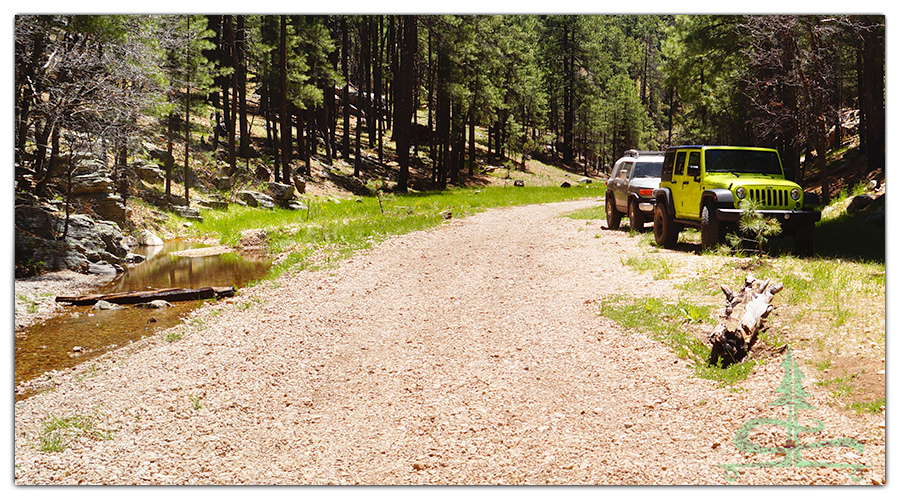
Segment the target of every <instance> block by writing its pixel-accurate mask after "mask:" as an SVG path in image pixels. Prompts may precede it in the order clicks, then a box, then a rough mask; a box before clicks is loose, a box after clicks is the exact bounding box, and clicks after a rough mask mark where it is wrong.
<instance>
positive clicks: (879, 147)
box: [860, 16, 885, 172]
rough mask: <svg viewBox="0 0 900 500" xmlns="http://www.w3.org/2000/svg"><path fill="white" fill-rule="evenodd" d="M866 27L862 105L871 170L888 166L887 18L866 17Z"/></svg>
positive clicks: (863, 50)
mask: <svg viewBox="0 0 900 500" xmlns="http://www.w3.org/2000/svg"><path fill="white" fill-rule="evenodd" d="M863 20H864V21H866V22H867V24H868V26H866V28H867V29H865V30H864V31H863V43H862V60H863V64H862V70H863V81H862V83H863V88H861V89H860V91H861V94H862V96H861V97H862V99H861V101H862V104H863V106H861V107H864V108H865V110H866V111H865V130H864V131H863V130H861V131H860V132H864V133H865V135H866V141H865V144H866V151H865V152H866V156H867V158H868V162H869V165H868V167H869V171H870V172H871V171H873V170H876V169H879V168H881V169H884V168H885V136H884V128H885V114H884V113H885V109H884V98H885V96H884V50H885V46H884V39H885V38H884V17H881V16H863Z"/></svg>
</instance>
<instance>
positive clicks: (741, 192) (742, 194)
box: [734, 186, 747, 200]
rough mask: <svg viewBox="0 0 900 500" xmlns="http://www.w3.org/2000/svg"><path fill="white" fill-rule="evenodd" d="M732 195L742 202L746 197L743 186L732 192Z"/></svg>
mask: <svg viewBox="0 0 900 500" xmlns="http://www.w3.org/2000/svg"><path fill="white" fill-rule="evenodd" d="M734 194H735V196H737V197H738V199H739V200H743V199H744V198H746V197H747V190H746V189H744V186H741V187H739V188H737V189H735V190H734Z"/></svg>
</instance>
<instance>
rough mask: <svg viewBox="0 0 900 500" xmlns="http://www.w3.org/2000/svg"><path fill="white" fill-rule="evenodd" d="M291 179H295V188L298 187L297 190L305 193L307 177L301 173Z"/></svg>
mask: <svg viewBox="0 0 900 500" xmlns="http://www.w3.org/2000/svg"><path fill="white" fill-rule="evenodd" d="M291 180H292V181H294V188H296V189H297V192H298V193H300V194H303V193H305V192H306V179H304V178H303V177H301V176H299V175H296V174H295V175H293V176H291Z"/></svg>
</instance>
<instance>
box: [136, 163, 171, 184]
mask: <svg viewBox="0 0 900 500" xmlns="http://www.w3.org/2000/svg"><path fill="white" fill-rule="evenodd" d="M134 171H135V173H137V176H138V178H139V179H141V180H142V181H144V182H146V183H148V184H160V183H162V182H165V180H166V172H165V171H163V169H161V168H159V167H157V166H156V165H152V164H148V165H135V166H134Z"/></svg>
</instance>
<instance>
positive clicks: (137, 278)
mask: <svg viewBox="0 0 900 500" xmlns="http://www.w3.org/2000/svg"><path fill="white" fill-rule="evenodd" d="M203 246H204V245H201V244H198V243H193V242H186V241H172V242H167V243H166V244H165V245H163V246H161V247H144V248H139V249H136V250H135V253H138V252H142V254H143V255H145V256H147V260H146V261H144V262H143V263H141V264H138V265H136V266H134V267H133V268H131V269H129V270H128V271H127V272H126V273H124V274H122V275H121V276H118V277H117V278H116V279H115V280H114V281H112V282H110V283H108V284H106V285H103V286H101V287H100V288H99V289H98V290H97V293H115V292H128V291H138V290H147V289H156V288H174V287H177V288H202V287H206V286H235V287H241V286H244V285H246V284H248V283H250V282H252V281H254V280H257V279H259V278H261V277H262V276H263V275H264V274H265V273H266V272H267V271H268V270H269V268H270V267H271V261H269V260H259V259H253V258H245V257H244V256H241V255H240V254H238V253H224V254H219V255H211V256H201V257H186V256H177V255H173V252H178V251H182V250H188V249H192V248H200V247H203ZM202 303H203V302H202V301H187V302H173V303H172V305H173V307H167V308H164V309H147V308H143V307H135V306H124V307H123V308H122V309H117V310H107V311H95V310H93V309H92V308H91V307H87V306H67V307H66V310H65V312H64V313H62V314H60V315H58V316H56V317H53V318H51V319H49V320H47V321H45V322H43V323H38V324H34V325H32V326H30V327H29V328H27V329H25V330H24V331H23V332H20V333H17V334H16V340H15V351H16V353H15V365H16V370H15V371H16V376H15V383H16V384H17V385H18V384H19V383H20V382H22V381H26V380H31V379H33V378H35V377H38V376H40V375H41V374H43V373H44V372H47V371H50V370H61V369H65V368H69V367H72V366H75V365H77V364H79V363H83V362H84V361H86V360H89V359H91V358H93V357H96V356H99V355H101V354H103V353H105V352H108V351H110V350H112V349H115V348H116V347H120V346H123V345H125V344H127V343H129V342H133V341H135V340H139V339H141V338H142V337H144V336H148V335H151V334H153V333H154V332H157V331H161V330H164V329H166V328H170V327H172V326H175V325H176V324H178V323H179V321H180V320H181V318H183V317H184V316H185V315H186V314H187V313H189V312H190V311H191V310H193V309H194V308H195V307H198V306H199V305H201V304H202ZM27 396H28V394H23V395H19V394H17V395H16V399H17V400H18V399H21V398H22V397H27Z"/></svg>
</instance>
